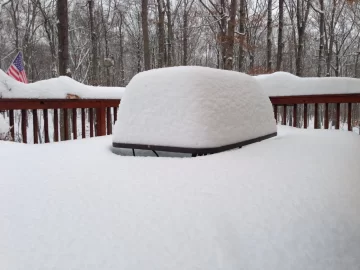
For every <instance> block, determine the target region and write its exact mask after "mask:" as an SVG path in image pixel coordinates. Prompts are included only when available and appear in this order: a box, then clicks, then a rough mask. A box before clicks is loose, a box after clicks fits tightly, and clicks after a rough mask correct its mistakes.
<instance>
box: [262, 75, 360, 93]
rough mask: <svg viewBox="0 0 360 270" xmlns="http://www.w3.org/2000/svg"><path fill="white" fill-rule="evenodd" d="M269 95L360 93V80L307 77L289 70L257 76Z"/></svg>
mask: <svg viewBox="0 0 360 270" xmlns="http://www.w3.org/2000/svg"><path fill="white" fill-rule="evenodd" d="M255 78H256V79H257V81H258V82H259V83H260V84H261V85H262V86H263V89H264V91H265V92H266V93H267V94H268V95H269V96H297V95H322V94H360V80H359V79H354V78H344V77H323V78H317V77H316V78H307V77H297V76H295V75H293V74H291V73H287V72H275V73H272V74H266V75H258V76H255Z"/></svg>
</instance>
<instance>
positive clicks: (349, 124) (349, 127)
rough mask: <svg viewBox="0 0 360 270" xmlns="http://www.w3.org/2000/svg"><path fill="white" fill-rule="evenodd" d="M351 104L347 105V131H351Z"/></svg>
mask: <svg viewBox="0 0 360 270" xmlns="http://www.w3.org/2000/svg"><path fill="white" fill-rule="evenodd" d="M351 110H352V106H351V103H348V131H352V123H351Z"/></svg>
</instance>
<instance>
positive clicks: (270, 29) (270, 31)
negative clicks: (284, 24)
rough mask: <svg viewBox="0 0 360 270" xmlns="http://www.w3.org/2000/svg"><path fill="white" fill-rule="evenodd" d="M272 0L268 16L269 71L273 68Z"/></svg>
mask: <svg viewBox="0 0 360 270" xmlns="http://www.w3.org/2000/svg"><path fill="white" fill-rule="evenodd" d="M271 58H272V0H268V18H267V59H266V60H267V61H266V62H267V66H266V70H267V72H269V73H270V72H271V70H272V63H271Z"/></svg>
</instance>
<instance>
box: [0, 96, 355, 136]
mask: <svg viewBox="0 0 360 270" xmlns="http://www.w3.org/2000/svg"><path fill="white" fill-rule="evenodd" d="M270 100H271V102H272V104H273V107H274V116H275V119H276V120H277V122H281V124H283V125H291V126H294V127H304V128H308V127H309V121H308V120H309V119H311V120H312V121H313V122H314V128H315V129H317V128H321V127H323V128H325V129H328V128H329V123H331V124H332V125H333V124H334V123H335V126H334V128H335V129H339V128H340V122H341V123H346V124H347V129H348V130H352V127H353V126H359V125H360V94H338V95H309V96H278V97H270ZM119 104H120V100H113V99H0V112H1V113H3V114H4V115H5V116H6V117H7V118H8V122H9V125H10V127H11V129H10V135H11V138H12V139H13V140H15V141H18V142H24V143H28V142H29V143H31V142H33V143H43V142H44V143H48V142H52V141H54V142H58V141H60V140H70V139H74V140H76V139H78V138H86V137H94V136H103V135H109V134H112V125H113V123H115V121H116V116H117V108H118V106H119ZM300 122H301V123H300ZM80 126H81V128H80V129H79V128H78V127H80ZM330 128H331V127H330ZM29 132H31V133H30V134H32V140H31V141H30V140H29V139H28V137H29V136H28V135H29ZM61 133H62V136H61V135H60V134H61ZM50 135H51V136H50Z"/></svg>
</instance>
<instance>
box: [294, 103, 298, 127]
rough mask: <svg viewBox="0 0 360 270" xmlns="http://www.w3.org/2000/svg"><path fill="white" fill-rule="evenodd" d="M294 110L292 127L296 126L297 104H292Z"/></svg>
mask: <svg viewBox="0 0 360 270" xmlns="http://www.w3.org/2000/svg"><path fill="white" fill-rule="evenodd" d="M293 110H294V112H293V117H294V120H293V127H297V104H294V108H293Z"/></svg>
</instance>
